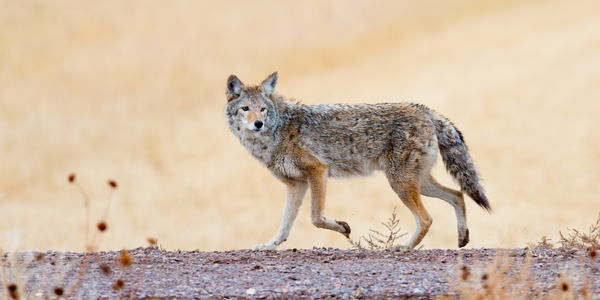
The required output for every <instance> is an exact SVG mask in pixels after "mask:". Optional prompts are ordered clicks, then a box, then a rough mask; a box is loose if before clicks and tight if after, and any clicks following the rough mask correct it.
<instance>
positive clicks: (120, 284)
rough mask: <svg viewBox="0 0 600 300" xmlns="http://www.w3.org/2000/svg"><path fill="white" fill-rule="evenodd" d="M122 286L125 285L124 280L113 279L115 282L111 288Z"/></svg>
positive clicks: (116, 288)
mask: <svg viewBox="0 0 600 300" xmlns="http://www.w3.org/2000/svg"><path fill="white" fill-rule="evenodd" d="M123 286H125V282H123V280H121V279H117V281H115V283H114V284H113V286H112V288H113V290H115V291H117V290H120V289H121V288H123Z"/></svg>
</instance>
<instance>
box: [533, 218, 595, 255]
mask: <svg viewBox="0 0 600 300" xmlns="http://www.w3.org/2000/svg"><path fill="white" fill-rule="evenodd" d="M567 230H570V231H571V232H569V233H568V235H567V236H566V237H565V236H564V235H563V233H562V232H560V231H559V232H558V233H559V234H560V240H559V241H558V242H557V243H552V240H551V239H549V238H547V237H546V236H543V237H542V240H541V241H537V242H536V243H532V244H528V246H529V247H530V248H532V249H541V250H550V249H559V250H566V249H573V248H576V249H580V250H586V251H596V250H600V214H599V215H598V220H596V224H593V225H591V226H590V229H589V231H588V233H587V234H585V233H582V232H580V231H578V230H577V229H569V228H567Z"/></svg>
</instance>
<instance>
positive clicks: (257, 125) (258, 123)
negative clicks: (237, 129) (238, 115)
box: [254, 121, 263, 128]
mask: <svg viewBox="0 0 600 300" xmlns="http://www.w3.org/2000/svg"><path fill="white" fill-rule="evenodd" d="M254 126H256V128H261V127H262V126H263V122H262V121H254Z"/></svg>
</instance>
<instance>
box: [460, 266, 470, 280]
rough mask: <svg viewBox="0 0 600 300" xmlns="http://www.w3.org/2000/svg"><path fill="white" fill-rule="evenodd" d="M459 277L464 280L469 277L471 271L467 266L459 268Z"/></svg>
mask: <svg viewBox="0 0 600 300" xmlns="http://www.w3.org/2000/svg"><path fill="white" fill-rule="evenodd" d="M460 271H461V272H460V278H461V279H462V280H463V281H465V280H467V279H469V275H471V272H470V271H469V267H467V266H462V267H461V268H460Z"/></svg>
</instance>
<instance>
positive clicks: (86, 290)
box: [1, 247, 600, 299]
mask: <svg viewBox="0 0 600 300" xmlns="http://www.w3.org/2000/svg"><path fill="white" fill-rule="evenodd" d="M527 253H528V251H527V250H525V249H466V250H418V251H412V252H391V251H366V250H362V251H359V250H339V249H332V248H329V249H325V248H314V249H311V250H295V249H294V250H279V251H260V252H250V251H248V250H236V251H226V252H200V251H190V252H185V251H175V252H171V251H164V250H159V249H156V248H150V247H149V248H138V249H133V250H130V251H128V254H127V255H124V256H123V255H122V253H121V252H119V251H111V252H95V253H90V254H87V255H85V254H83V253H68V252H67V253H62V252H49V253H35V252H22V253H9V254H5V256H4V257H5V260H4V266H2V273H1V274H2V287H3V293H4V294H3V296H4V297H7V298H9V299H10V298H11V297H18V298H28V299H56V298H69V297H71V298H75V299H116V298H122V299H152V298H159V299H205V298H209V299H212V298H250V299H252V298H255V299H265V298H266V299H271V298H285V299H289V298H306V299H322V298H331V297H333V298H342V299H370V298H402V299H404V298H415V299H434V298H437V297H440V296H451V297H454V298H459V294H461V293H462V294H464V293H465V289H464V285H463V286H460V285H459V282H460V281H461V278H465V279H466V280H467V281H473V284H472V285H470V286H471V287H472V288H473V289H475V290H480V289H481V281H482V280H481V278H482V277H483V278H484V280H483V281H485V280H487V282H490V283H492V282H495V283H494V284H499V282H500V284H501V283H502V282H509V281H508V280H507V279H506V278H509V277H511V276H512V277H513V278H514V277H515V276H519V272H522V271H524V270H528V273H526V276H525V277H526V278H527V281H528V282H529V283H528V286H529V288H528V290H529V291H533V290H534V289H535V290H537V291H539V292H542V293H547V292H552V291H556V290H557V289H560V288H561V282H568V284H569V285H568V287H567V288H568V289H569V290H571V291H575V290H581V288H582V286H583V283H584V282H587V284H588V286H587V289H588V293H592V294H596V295H597V294H599V293H600V276H599V275H600V271H599V267H600V264H599V263H598V262H599V258H598V257H594V255H590V254H589V252H587V251H581V250H576V249H573V250H561V251H559V250H541V249H538V250H534V251H529V253H530V254H529V255H528V254H527ZM531 254H533V255H531ZM528 260H529V263H530V264H528V267H523V265H524V263H525V262H526V261H528ZM491 264H495V265H497V266H498V267H499V269H501V268H502V267H505V269H502V270H501V273H502V277H503V278H504V279H502V278H497V277H496V278H495V279H494V278H491V276H492V275H493V274H492V273H490V275H487V274H488V273H486V272H489V269H488V268H489V266H490V265H491ZM486 270H487V271H486ZM483 274H486V275H485V276H484V275H483ZM463 282H465V281H463ZM557 286H558V287H557ZM509 288H510V287H509ZM563 288H564V286H563ZM521 292H522V293H527V290H526V291H521ZM463 296H464V295H463ZM595 297H596V298H598V296H595ZM461 298H464V297H461Z"/></svg>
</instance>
